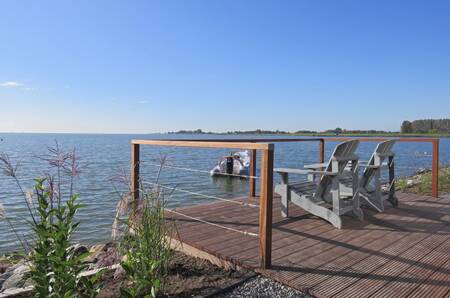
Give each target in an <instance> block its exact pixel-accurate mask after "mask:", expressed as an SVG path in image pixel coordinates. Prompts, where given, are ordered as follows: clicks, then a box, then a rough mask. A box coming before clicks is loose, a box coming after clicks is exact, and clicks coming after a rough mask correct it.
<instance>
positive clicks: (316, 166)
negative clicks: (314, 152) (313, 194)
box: [303, 162, 328, 169]
mask: <svg viewBox="0 0 450 298" xmlns="http://www.w3.org/2000/svg"><path fill="white" fill-rule="evenodd" d="M327 165H328V164H327V163H324V162H323V163H313V164H309V165H304V166H303V167H304V168H305V169H320V168H325V167H326V166H327Z"/></svg>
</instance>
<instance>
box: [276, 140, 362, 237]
mask: <svg viewBox="0 0 450 298" xmlns="http://www.w3.org/2000/svg"><path fill="white" fill-rule="evenodd" d="M358 145H359V141H358V140H351V141H347V142H343V143H341V144H339V145H337V146H336V148H335V149H334V152H333V154H332V156H331V158H330V161H329V162H328V163H327V164H326V166H325V167H324V170H323V171H320V170H307V169H289V168H277V169H275V172H277V173H279V174H280V175H281V179H282V182H281V183H280V184H277V185H276V186H275V192H276V193H278V194H279V195H281V202H282V211H281V214H282V216H284V217H287V216H288V215H289V202H292V203H294V204H296V205H297V206H299V207H301V208H303V209H304V210H306V211H308V212H309V213H311V214H314V215H316V216H318V217H320V218H323V219H325V220H327V221H329V222H330V223H331V224H332V225H333V226H335V227H336V228H338V229H340V228H341V227H342V219H341V215H343V214H346V213H350V212H351V213H353V214H354V215H356V216H357V217H358V218H359V219H361V220H362V218H363V212H362V210H361V208H360V203H359V194H358V191H357V190H358V173H357V165H358V156H356V155H355V150H356V148H357V147H358ZM347 166H348V167H349V168H350V170H351V173H352V177H351V178H352V186H351V187H348V186H347V185H346V184H345V183H342V181H341V180H342V179H344V178H345V177H344V172H345V169H346V167H347ZM289 174H300V175H307V176H308V181H302V182H298V183H289ZM319 175H320V179H319V181H318V182H317V181H315V180H316V179H315V176H319ZM327 205H331V208H330V207H329V206H327Z"/></svg>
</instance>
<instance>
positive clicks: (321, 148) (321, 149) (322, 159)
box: [319, 139, 325, 163]
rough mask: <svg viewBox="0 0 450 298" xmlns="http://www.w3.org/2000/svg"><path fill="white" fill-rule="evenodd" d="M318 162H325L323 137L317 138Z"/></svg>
mask: <svg viewBox="0 0 450 298" xmlns="http://www.w3.org/2000/svg"><path fill="white" fill-rule="evenodd" d="M319 162H320V163H324V162H325V140H324V139H320V140H319Z"/></svg>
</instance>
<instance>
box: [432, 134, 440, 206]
mask: <svg viewBox="0 0 450 298" xmlns="http://www.w3.org/2000/svg"><path fill="white" fill-rule="evenodd" d="M431 195H432V196H433V197H435V198H437V197H439V139H434V140H433V161H432V165H431Z"/></svg>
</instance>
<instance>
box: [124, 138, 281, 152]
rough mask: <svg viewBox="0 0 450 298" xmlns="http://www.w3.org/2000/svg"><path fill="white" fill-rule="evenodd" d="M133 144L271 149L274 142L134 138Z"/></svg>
mask: <svg viewBox="0 0 450 298" xmlns="http://www.w3.org/2000/svg"><path fill="white" fill-rule="evenodd" d="M131 143H132V144H140V145H155V146H173V147H197V148H231V149H248V150H252V149H260V150H264V149H269V148H271V146H272V147H273V145H272V144H266V143H241V142H215V141H208V142H206V141H204V142H199V141H172V140H171V141H169V140H132V141H131Z"/></svg>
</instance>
